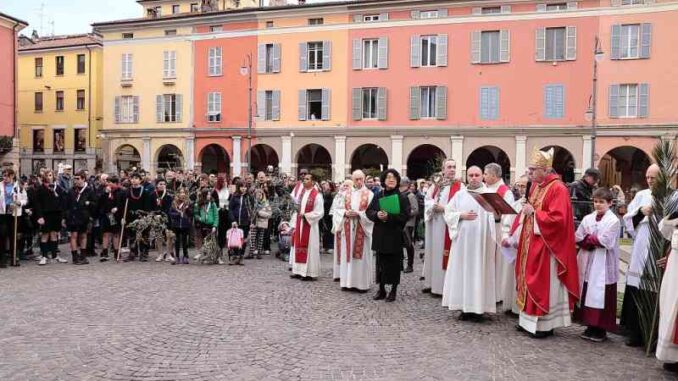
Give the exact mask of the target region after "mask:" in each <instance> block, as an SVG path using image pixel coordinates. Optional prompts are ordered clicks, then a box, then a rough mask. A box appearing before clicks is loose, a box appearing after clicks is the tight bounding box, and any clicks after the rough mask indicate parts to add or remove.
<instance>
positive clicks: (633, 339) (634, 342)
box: [624, 335, 643, 348]
mask: <svg viewBox="0 0 678 381" xmlns="http://www.w3.org/2000/svg"><path fill="white" fill-rule="evenodd" d="M624 344H626V346H627V347H631V348H637V347H640V346H642V345H643V339H641V338H640V337H638V336H636V335H631V336H629V337H628V339H626V341H625V342H624Z"/></svg>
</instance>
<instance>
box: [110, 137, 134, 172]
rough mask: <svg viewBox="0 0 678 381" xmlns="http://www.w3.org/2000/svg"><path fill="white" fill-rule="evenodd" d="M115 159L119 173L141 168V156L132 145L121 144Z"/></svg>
mask: <svg viewBox="0 0 678 381" xmlns="http://www.w3.org/2000/svg"><path fill="white" fill-rule="evenodd" d="M113 157H114V159H113V161H114V162H115V166H116V168H117V170H118V171H121V170H126V169H129V168H132V167H139V166H141V154H140V153H139V150H138V149H137V148H136V147H135V146H134V145H132V144H128V143H125V144H121V145H120V146H119V147H118V148H116V149H115V151H114V154H113Z"/></svg>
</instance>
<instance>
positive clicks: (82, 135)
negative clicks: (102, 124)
mask: <svg viewBox="0 0 678 381" xmlns="http://www.w3.org/2000/svg"><path fill="white" fill-rule="evenodd" d="M74 132H75V134H74V135H73V149H74V150H75V152H85V151H86V150H87V129H85V128H76V129H75V130H74Z"/></svg>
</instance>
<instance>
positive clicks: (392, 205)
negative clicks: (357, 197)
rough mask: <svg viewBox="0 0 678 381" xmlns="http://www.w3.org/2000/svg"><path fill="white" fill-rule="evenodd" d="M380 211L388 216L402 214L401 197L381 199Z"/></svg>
mask: <svg viewBox="0 0 678 381" xmlns="http://www.w3.org/2000/svg"><path fill="white" fill-rule="evenodd" d="M379 209H380V210H382V211H384V212H386V213H388V214H400V197H399V195H398V194H397V193H396V194H392V195H390V196H386V197H382V198H380V199H379Z"/></svg>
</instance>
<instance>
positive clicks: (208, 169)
mask: <svg viewBox="0 0 678 381" xmlns="http://www.w3.org/2000/svg"><path fill="white" fill-rule="evenodd" d="M198 158H199V160H200V162H201V163H202V172H203V173H208V174H209V173H216V174H222V173H225V174H226V175H230V173H231V170H230V167H231V157H230V156H229V155H228V152H226V150H225V149H224V147H222V146H220V145H219V144H208V145H206V146H205V147H204V148H203V149H202V150H201V151H200V154H199V155H198Z"/></svg>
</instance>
